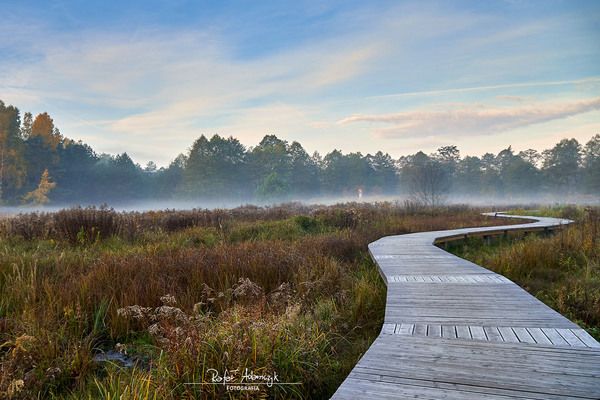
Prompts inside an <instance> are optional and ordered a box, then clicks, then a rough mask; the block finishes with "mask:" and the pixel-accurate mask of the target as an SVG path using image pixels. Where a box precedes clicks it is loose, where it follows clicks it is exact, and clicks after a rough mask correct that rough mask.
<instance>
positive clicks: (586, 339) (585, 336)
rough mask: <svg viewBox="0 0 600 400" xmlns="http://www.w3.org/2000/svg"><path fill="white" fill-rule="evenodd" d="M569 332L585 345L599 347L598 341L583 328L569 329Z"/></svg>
mask: <svg viewBox="0 0 600 400" xmlns="http://www.w3.org/2000/svg"><path fill="white" fill-rule="evenodd" d="M571 332H573V333H574V334H575V336H577V337H578V338H579V340H581V341H582V342H583V343H585V345H586V346H587V347H595V348H600V343H598V342H597V341H596V339H594V338H593V337H592V336H591V335H590V334H589V333H587V332H586V331H585V330H583V329H571Z"/></svg>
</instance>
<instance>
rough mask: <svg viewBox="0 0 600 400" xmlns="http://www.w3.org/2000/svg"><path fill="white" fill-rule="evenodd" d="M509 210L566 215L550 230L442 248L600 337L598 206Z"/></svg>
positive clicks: (521, 212) (526, 213)
mask: <svg viewBox="0 0 600 400" xmlns="http://www.w3.org/2000/svg"><path fill="white" fill-rule="evenodd" d="M514 213H515V214H520V215H538V216H551V217H559V218H569V219H573V220H574V221H576V223H575V224H573V225H570V226H569V227H567V228H565V229H563V230H561V231H559V232H557V233H555V234H553V235H551V236H539V235H529V236H527V237H525V238H522V237H517V236H515V237H512V238H508V239H496V240H495V241H494V242H493V243H492V244H485V243H484V241H483V240H482V239H475V238H474V239H468V240H466V241H462V242H460V243H459V242H456V243H455V244H453V245H451V246H449V247H448V251H450V252H452V253H454V254H456V255H458V256H459V257H462V258H466V259H468V260H471V261H473V262H475V263H477V264H479V265H482V266H485V267H486V268H488V269H491V270H492V271H495V272H497V273H499V274H502V275H504V276H506V277H507V278H509V279H511V280H513V281H514V282H516V283H517V284H519V285H520V286H521V287H523V288H524V289H525V290H527V291H528V292H529V293H531V294H533V295H534V296H535V297H537V298H538V299H539V300H541V301H543V302H544V303H545V304H546V305H548V306H549V307H551V308H553V309H554V310H556V311H558V312H559V313H561V314H563V315H564V316H566V317H567V318H569V319H570V320H572V321H574V322H576V323H577V324H579V325H580V326H582V327H583V328H585V329H586V330H587V331H588V332H589V333H590V334H591V335H592V336H594V337H595V338H596V339H598V340H600V207H588V208H584V207H574V206H567V207H552V208H542V209H539V210H536V211H533V212H532V211H527V210H516V211H515V212H514Z"/></svg>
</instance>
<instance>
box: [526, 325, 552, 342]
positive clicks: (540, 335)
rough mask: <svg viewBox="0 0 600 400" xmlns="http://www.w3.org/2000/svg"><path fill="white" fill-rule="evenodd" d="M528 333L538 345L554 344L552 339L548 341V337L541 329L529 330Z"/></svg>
mask: <svg viewBox="0 0 600 400" xmlns="http://www.w3.org/2000/svg"><path fill="white" fill-rule="evenodd" d="M527 331H528V332H529V334H530V335H531V336H532V337H533V338H534V339H535V341H536V343H539V344H552V342H551V341H550V339H548V337H547V336H546V335H544V332H542V330H541V329H540V328H527Z"/></svg>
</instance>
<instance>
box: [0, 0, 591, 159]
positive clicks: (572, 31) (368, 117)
mask: <svg viewBox="0 0 600 400" xmlns="http://www.w3.org/2000/svg"><path fill="white" fill-rule="evenodd" d="M0 9H2V14H3V16H2V21H3V23H2V24H1V25H0V37H2V38H3V39H2V40H1V41H0V99H2V100H4V101H5V102H7V103H11V104H14V105H16V106H18V107H19V108H20V109H21V110H22V111H31V112H33V113H39V112H43V111H47V112H49V113H50V114H51V115H52V116H53V117H54V119H55V121H56V122H57V124H58V126H59V128H60V129H61V131H62V133H63V134H64V135H65V136H68V137H72V138H75V139H81V140H83V141H85V142H87V143H89V144H90V145H92V146H93V147H94V148H95V149H96V150H97V151H99V152H110V153H116V152H123V151H127V152H128V153H129V154H130V155H132V157H133V158H134V159H135V160H136V161H138V162H140V163H145V162H147V161H148V160H155V161H157V162H158V163H159V164H160V165H165V164H167V163H168V162H169V161H170V160H171V159H173V158H174V157H175V156H176V155H177V154H179V153H181V152H185V151H186V149H187V148H188V147H189V146H190V145H191V143H192V142H193V140H194V139H196V138H197V137H198V136H199V135H200V134H203V133H204V134H208V135H211V134H213V133H219V134H221V135H226V136H229V135H233V136H235V137H238V138H239V139H240V140H241V141H242V143H244V144H245V145H248V146H250V145H254V144H256V143H257V142H258V141H259V140H260V138H261V137H262V136H264V135H265V134H270V133H274V134H277V135H278V136H279V137H282V138H284V139H287V140H290V141H291V140H298V141H300V142H301V143H302V144H303V145H304V146H305V147H306V149H307V150H308V151H309V152H312V151H315V150H317V151H319V152H321V153H325V152H328V151H330V150H332V149H334V148H338V149H341V150H343V151H361V152H363V153H368V152H374V151H377V150H380V149H381V150H383V151H387V152H389V153H390V154H392V155H393V156H394V157H398V156H400V155H405V154H410V153H414V152H416V151H417V150H424V151H426V152H431V151H435V149H437V148H438V147H440V146H444V145H448V144H456V145H458V146H459V148H460V149H461V151H462V153H463V154H474V155H480V154H482V153H484V152H486V151H491V152H497V151H499V150H501V149H503V148H505V147H507V146H508V145H512V146H513V148H515V149H517V150H523V149H526V148H536V149H539V150H541V149H544V148H547V147H550V146H551V145H553V144H554V143H556V142H557V141H558V140H560V139H562V138H564V137H575V138H577V139H578V140H580V141H581V142H585V141H587V140H589V138H591V137H592V136H593V135H594V134H596V133H600V2H598V1H588V2H578V1H570V0H569V1H567V0H565V1H552V0H547V1H519V0H512V1H468V2H466V1H465V2H463V1H452V2H448V1H443V2H442V1H439V2H435V1H432V2H428V1H418V2H400V1H389V2H386V1H380V2H378V1H372V2H364V1H363V2H352V1H332V2H321V1H318V2H310V1H293V2H282V1H280V2H275V1H274V2H267V1H258V2H257V1H215V2H201V1H183V0H180V1H177V0H175V1H164V2H159V1H121V2H111V1H103V2H92V1H15V2H6V1H2V2H1V4H0Z"/></svg>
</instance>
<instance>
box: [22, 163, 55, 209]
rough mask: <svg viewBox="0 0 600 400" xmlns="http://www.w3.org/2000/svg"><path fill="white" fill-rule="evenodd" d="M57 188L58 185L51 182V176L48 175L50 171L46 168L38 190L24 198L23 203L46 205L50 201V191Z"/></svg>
mask: <svg viewBox="0 0 600 400" xmlns="http://www.w3.org/2000/svg"><path fill="white" fill-rule="evenodd" d="M55 187H56V183H55V182H52V181H51V180H50V174H49V173H48V169H47V168H46V169H45V170H44V172H43V173H42V177H41V178H40V184H39V185H38V187H37V189H35V190H32V191H31V192H29V193H27V194H26V195H25V196H23V203H30V204H37V205H41V204H46V203H48V201H49V199H48V193H50V191H51V190H52V189H54V188H55Z"/></svg>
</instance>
